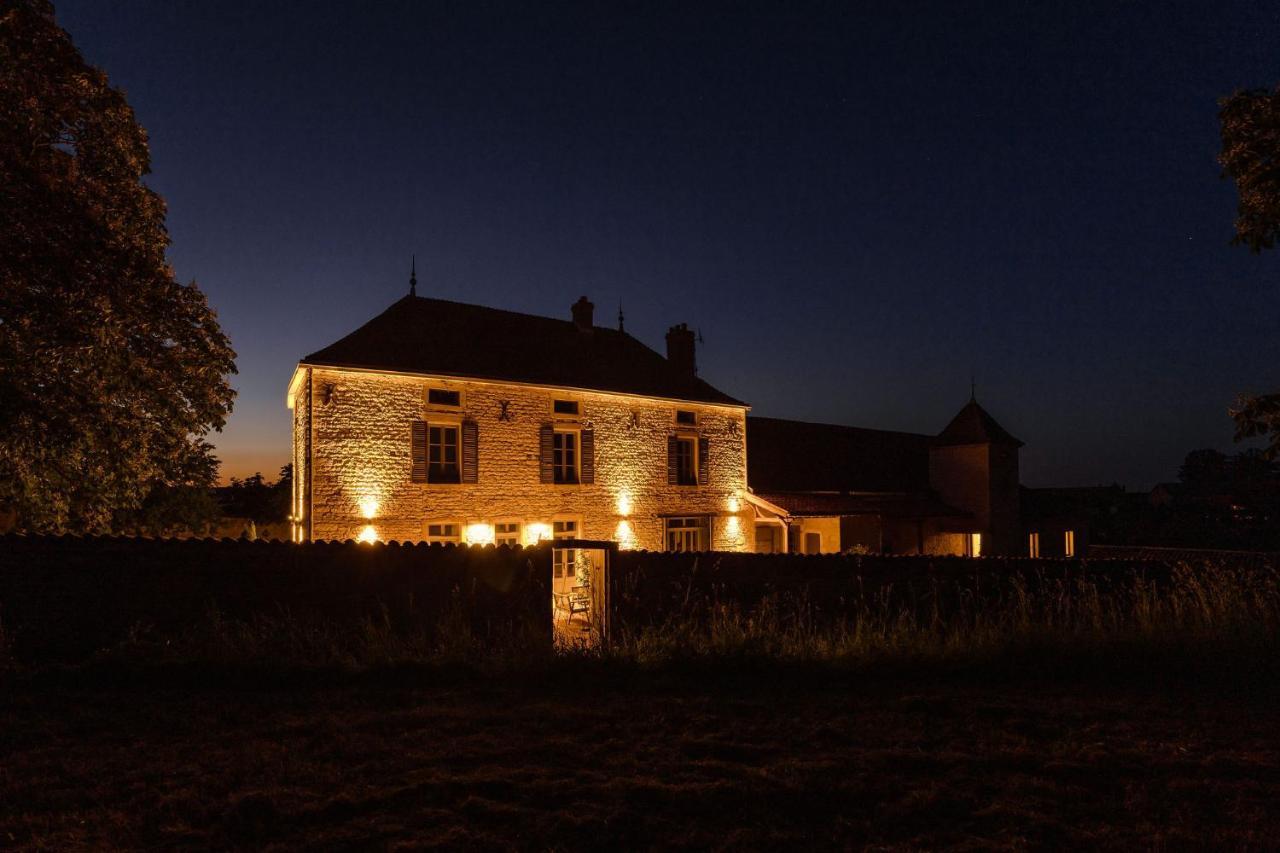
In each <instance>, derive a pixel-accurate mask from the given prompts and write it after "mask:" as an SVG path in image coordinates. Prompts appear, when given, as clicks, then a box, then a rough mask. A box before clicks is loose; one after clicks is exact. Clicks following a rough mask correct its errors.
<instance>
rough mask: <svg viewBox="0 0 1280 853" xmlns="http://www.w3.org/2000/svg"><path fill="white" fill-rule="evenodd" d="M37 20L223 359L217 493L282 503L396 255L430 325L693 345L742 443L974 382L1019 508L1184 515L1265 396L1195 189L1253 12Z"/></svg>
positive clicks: (1080, 9)
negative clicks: (75, 56)
mask: <svg viewBox="0 0 1280 853" xmlns="http://www.w3.org/2000/svg"><path fill="white" fill-rule="evenodd" d="M695 5H696V9H697V11H693V9H694V7H695ZM962 5H963V9H962V8H961V6H962ZM57 12H58V19H59V22H60V23H61V24H62V25H63V26H64V27H65V28H66V29H67V30H68V31H69V32H70V33H71V36H72V38H73V39H74V40H75V42H76V44H77V45H78V46H79V47H80V49H81V51H82V52H83V53H84V55H85V57H86V59H87V60H88V61H90V62H91V63H93V64H95V65H97V66H99V67H101V68H102V69H103V70H105V71H106V72H107V74H108V75H109V76H110V78H111V80H112V82H113V83H115V84H116V85H118V86H120V87H121V88H123V89H124V90H125V92H126V94H127V96H128V98H129V101H130V103H131V104H132V105H133V107H134V109H135V110H136V112H137V115H138V118H139V120H140V122H141V123H142V124H143V126H144V127H146V129H147V131H148V132H149V134H150V140H151V154H152V168H153V174H152V176H151V177H150V179H149V180H150V183H151V185H152V186H153V187H154V188H155V189H156V190H158V191H159V192H160V193H161V194H162V195H163V196H164V197H165V199H166V200H167V202H168V205H169V217H168V223H169V229H170V232H171V235H172V238H173V245H172V247H171V248H170V260H171V262H172V263H173V265H174V267H175V268H176V270H177V273H178V277H179V278H180V279H181V280H183V281H189V280H191V279H194V280H196V281H197V282H198V283H199V284H200V286H201V287H202V288H203V290H204V291H205V292H206V293H207V294H208V297H209V301H210V302H211V303H212V305H213V307H214V308H215V309H216V310H217V311H218V314H219V316H220V319H221V321H222V324H223V328H224V329H225V331H226V332H227V333H228V334H229V335H230V337H231V340H232V343H233V345H234V347H235V349H236V351H237V352H238V354H239V358H238V366H239V376H237V377H236V378H235V381H234V384H235V387H236V388H237V390H238V392H239V397H238V399H237V400H236V404H235V411H234V413H233V414H232V416H231V420H230V423H229V425H228V427H227V429H226V431H225V432H224V433H223V434H221V435H215V436H213V437H212V440H213V441H214V443H215V444H216V445H217V447H218V454H219V456H220V457H221V458H222V460H223V475H224V476H232V475H236V476H243V475H245V474H247V473H251V472H252V471H254V470H261V471H262V472H263V473H264V474H268V475H269V476H271V477H272V478H274V476H275V474H276V472H277V471H278V469H279V468H280V466H281V465H283V464H284V463H285V462H286V461H287V460H288V454H289V423H290V419H289V414H288V411H287V409H286V408H285V402H284V396H285V388H286V385H287V383H288V381H289V377H290V374H291V373H292V370H293V368H294V366H295V364H296V363H297V361H298V359H299V358H300V357H302V356H303V355H305V354H307V353H310V352H312V351H315V350H317V349H320V348H321V347H323V346H325V345H326V344H329V343H331V342H332V341H334V340H336V339H337V338H338V337H340V336H342V335H344V334H346V333H347V332H349V331H351V330H353V329H354V328H355V327H357V326H358V325H360V324H361V323H363V322H364V321H366V320H368V319H369V318H371V317H372V316H374V315H375V314H377V313H378V312H380V311H381V310H383V308H385V307H386V306H387V305H388V304H390V303H391V302H392V301H394V300H395V299H398V298H399V297H401V296H402V295H404V294H405V293H406V292H407V287H408V282H407V279H408V271H409V257H410V254H411V253H417V257H418V282H419V283H418V292H419V293H420V294H423V295H429V296H437V297H441V298H445V299H454V300H459V301H465V302H475V303H480V304H483V305H490V306H494V307H500V308H509V309H512V310H518V311H526V312H530V313H535V314H544V315H551V316H557V317H564V318H565V319H568V317H569V305H570V304H571V303H572V302H573V301H574V300H575V299H576V298H577V297H578V296H579V295H582V294H586V295H587V296H589V297H590V298H591V299H592V300H594V302H595V304H596V317H597V322H599V323H601V324H605V323H611V322H613V320H614V317H615V315H616V313H617V309H618V303H619V301H621V302H622V303H623V304H624V306H625V311H626V318H627V320H626V326H627V330H628V331H630V332H631V333H632V334H635V335H636V336H637V337H639V338H640V339H641V340H643V341H645V342H646V343H648V344H649V345H651V346H653V347H654V348H656V349H659V351H661V350H662V340H663V333H664V332H665V330H666V329H667V327H668V326H670V325H672V324H674V323H677V322H688V323H689V324H690V325H691V326H696V327H698V328H699V329H701V331H702V335H703V338H704V340H705V343H704V345H703V346H702V348H701V349H700V351H699V356H698V357H699V367H700V373H701V375H702V376H703V377H704V378H706V379H707V380H708V381H710V382H711V383H712V384H714V385H716V386H717V387H719V388H721V389H722V390H724V391H725V392H727V393H729V394H732V395H733V396H735V397H739V398H742V399H745V400H747V401H748V402H750V403H751V404H752V405H753V413H755V414H761V415H771V416H778V417H791V418H798V419H803V420H816V421H828V422H832V423H844V424H853V425H858V426H868V427H880V428H887V429H904V430H911V431H917V432H929V433H934V432H937V431H939V430H941V429H942V427H943V426H945V425H946V423H947V421H948V420H949V418H950V417H951V416H952V415H953V414H954V413H955V411H956V410H958V409H959V408H960V406H961V405H962V404H963V403H964V402H965V401H966V400H967V398H968V396H969V381H970V375H971V373H972V374H974V375H975V376H976V378H977V386H978V398H979V400H980V402H982V403H983V405H984V406H985V407H986V408H987V409H988V410H989V411H991V412H992V413H993V414H994V415H995V416H996V417H997V418H998V419H999V420H1000V422H1001V423H1002V424H1003V425H1004V426H1005V427H1006V428H1007V429H1008V430H1009V431H1010V432H1012V433H1013V434H1014V435H1016V436H1018V437H1019V438H1021V439H1022V440H1023V441H1025V442H1026V447H1025V448H1024V449H1023V455H1022V468H1023V481H1024V483H1026V484H1028V485H1087V484H1095V483H1110V482H1113V481H1114V482H1119V483H1122V484H1125V485H1127V486H1129V487H1130V488H1146V487H1149V486H1150V485H1151V484H1152V483H1154V482H1156V481H1159V480H1164V479H1172V478H1173V477H1175V476H1176V472H1177V467H1178V465H1179V463H1180V462H1181V460H1182V457H1183V456H1184V455H1185V453H1186V452H1187V451H1188V450H1191V449H1194V448H1197V447H1217V448H1220V449H1223V450H1232V449H1233V445H1232V443H1231V432H1232V423H1231V420H1230V418H1229V417H1228V415H1227V408H1228V406H1229V405H1230V404H1231V402H1232V400H1233V399H1234V397H1235V396H1236V394H1238V393H1239V392H1242V391H1255V392H1256V391H1267V390H1270V391H1275V390H1280V334H1278V332H1280V319H1278V318H1280V286H1278V283H1280V255H1277V254H1276V252H1272V253H1271V254H1268V255H1262V256H1254V255H1251V254H1249V253H1248V251H1247V250H1245V249H1243V248H1241V247H1232V246H1230V245H1228V243H1229V240H1230V238H1231V234H1232V230H1231V223H1232V218H1233V215H1234V210H1235V191H1234V188H1233V187H1232V185H1231V184H1230V183H1229V182H1227V181H1225V180H1222V179H1221V178H1220V176H1219V173H1220V170H1219V168H1218V166H1217V164H1216V162H1215V157H1216V154H1217V151H1218V126H1217V118H1216V112H1217V103H1216V101H1217V98H1219V97H1221V96H1223V95H1227V94H1229V93H1230V92H1231V91H1232V90H1233V89H1235V88H1237V87H1258V86H1274V85H1276V83H1277V82H1280V49H1278V48H1280V38H1278V36H1280V6H1278V5H1276V4H1273V3H1261V2H1252V3H1242V4H1227V3H1203V4H1199V5H1198V6H1194V7H1192V6H1177V7H1174V6H1172V5H1170V6H1167V7H1165V6H1164V5H1163V4H1161V10H1160V11H1158V12H1157V11H1151V10H1147V9H1139V8H1137V7H1136V6H1134V5H1132V4H1121V3H1114V2H1107V3H1098V4H1088V3H1053V4H1049V3H1010V4H995V3H992V4H982V5H979V4H955V3H939V4H936V5H914V4H896V3H874V4H873V3H866V4H854V3H848V4H825V5H812V6H810V5H805V4H800V3H780V4H777V5H774V6H763V5H761V6H753V5H749V4H725V5H715V6H713V5H702V4H687V3H674V4H670V5H665V4H654V3H637V4H628V5H621V4H611V3H601V4H591V5H585V4H584V5H582V6H568V5H564V4H554V5H551V4H510V5H507V4H498V3H480V2H461V3H456V4H426V3H408V2H403V3H390V2H372V3H351V2H344V3H335V4H324V3H319V2H316V3H296V4H288V3H240V4H237V3H232V2H219V3H211V2H174V0H164V2H120V3H112V2H104V0H79V2H72V0H62V2H58V3H57ZM1276 251H1278V252H1280V250H1276Z"/></svg>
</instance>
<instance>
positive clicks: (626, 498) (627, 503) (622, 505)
mask: <svg viewBox="0 0 1280 853" xmlns="http://www.w3.org/2000/svg"><path fill="white" fill-rule="evenodd" d="M618 515H631V495H629V494H627V493H626V492H623V493H621V494H620V495H618Z"/></svg>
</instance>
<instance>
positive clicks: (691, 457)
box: [675, 437, 698, 486]
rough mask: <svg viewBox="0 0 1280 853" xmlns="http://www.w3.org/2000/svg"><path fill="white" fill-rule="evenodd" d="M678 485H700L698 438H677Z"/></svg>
mask: <svg viewBox="0 0 1280 853" xmlns="http://www.w3.org/2000/svg"><path fill="white" fill-rule="evenodd" d="M675 451H676V484H677V485H681V486H696V485H698V440H697V439H696V438H679V437H677V438H676V442H675Z"/></svg>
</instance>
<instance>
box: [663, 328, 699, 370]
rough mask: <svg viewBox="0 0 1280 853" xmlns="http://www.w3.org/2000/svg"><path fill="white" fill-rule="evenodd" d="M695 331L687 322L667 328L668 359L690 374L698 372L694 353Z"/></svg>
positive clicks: (677, 367)
mask: <svg viewBox="0 0 1280 853" xmlns="http://www.w3.org/2000/svg"><path fill="white" fill-rule="evenodd" d="M693 347H694V344H693V331H692V330H691V329H690V328H689V326H688V325H686V324H685V323H681V324H680V325H678V326H672V327H671V328H670V329H667V361H669V362H671V364H672V365H674V366H675V368H676V369H677V370H679V371H680V372H681V373H684V374H686V375H688V376H693V375H695V374H696V373H697V372H698V363H697V361H696V359H695V358H694V354H693Z"/></svg>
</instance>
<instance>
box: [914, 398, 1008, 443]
mask: <svg viewBox="0 0 1280 853" xmlns="http://www.w3.org/2000/svg"><path fill="white" fill-rule="evenodd" d="M934 444H936V445H938V446H939V447H947V446H950V445H954V444H1012V445H1014V446H1016V447H1021V446H1022V442H1021V441H1019V440H1018V439H1016V438H1014V437H1013V436H1012V435H1010V434H1009V433H1008V432H1007V431H1005V428H1004V427H1002V426H1000V424H998V423H996V419H995V418H993V417H991V415H990V414H989V413H988V412H987V410H986V409H984V408H982V407H981V406H979V405H978V401H977V400H970V401H969V402H968V403H967V404H965V407H964V408H963V409H961V410H960V413H959V414H957V415H956V416H955V417H954V418H952V419H951V423H949V424H947V428H946V429H944V430H943V431H942V432H941V433H939V434H938V437H937V439H935V441H934Z"/></svg>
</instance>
